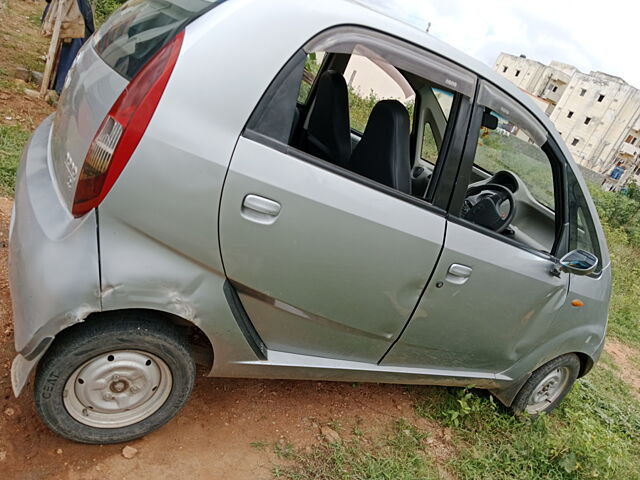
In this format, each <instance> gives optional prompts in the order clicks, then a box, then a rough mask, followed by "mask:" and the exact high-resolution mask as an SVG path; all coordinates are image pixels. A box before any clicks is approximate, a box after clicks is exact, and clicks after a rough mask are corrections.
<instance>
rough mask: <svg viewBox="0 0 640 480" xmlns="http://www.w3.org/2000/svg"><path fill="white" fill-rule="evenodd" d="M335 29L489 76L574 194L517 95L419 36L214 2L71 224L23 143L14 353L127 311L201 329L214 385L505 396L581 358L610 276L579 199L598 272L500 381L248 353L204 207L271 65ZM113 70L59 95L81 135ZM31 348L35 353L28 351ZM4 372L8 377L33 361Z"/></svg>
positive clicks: (366, 13)
mask: <svg viewBox="0 0 640 480" xmlns="http://www.w3.org/2000/svg"><path fill="white" fill-rule="evenodd" d="M292 18H295V19H297V20H298V21H295V22H294V21H291V19H292ZM338 25H359V26H364V27H367V28H370V29H373V30H378V31H381V32H385V33H387V34H389V35H393V36H396V37H398V38H402V39H406V41H408V42H410V43H413V44H415V45H418V46H420V47H422V48H425V49H427V50H429V51H431V52H433V53H435V54H437V55H440V56H442V57H444V58H447V59H449V60H451V61H453V62H454V63H456V64H458V65H461V66H464V68H467V69H469V70H470V71H471V72H472V73H474V74H477V75H479V76H480V77H483V78H489V79H490V80H491V81H492V82H493V83H494V84H496V85H497V86H498V87H499V88H500V89H502V90H504V91H505V92H507V93H508V94H510V95H511V96H513V97H514V98H516V99H518V101H520V102H521V103H522V104H523V105H524V106H525V107H526V108H527V109H529V110H530V111H531V112H533V114H534V115H535V116H536V118H538V119H539V120H540V122H541V123H543V124H544V125H545V126H546V128H547V129H548V130H549V131H550V132H551V134H552V135H553V136H554V138H556V141H557V143H558V144H559V145H561V148H562V151H563V153H564V154H565V156H566V158H567V159H568V162H569V164H570V165H571V167H572V169H573V170H574V171H576V176H577V177H578V179H579V182H580V185H581V187H582V189H583V191H585V192H586V191H587V189H586V185H585V183H584V181H583V180H582V177H581V175H580V174H579V172H577V167H576V166H575V163H574V162H573V160H571V155H570V153H569V152H568V150H567V148H566V146H565V145H564V143H563V141H562V140H561V137H560V136H559V134H558V133H557V131H556V130H555V128H554V127H553V125H552V124H551V122H550V121H549V119H548V118H546V116H545V115H544V114H543V113H542V112H541V111H540V110H539V108H538V107H537V106H536V105H535V104H534V103H533V101H532V100H530V99H528V98H527V97H526V95H524V94H522V92H520V91H519V90H518V89H517V88H516V87H515V86H514V85H512V84H510V83H509V82H508V81H507V80H505V79H502V78H501V77H500V76H499V75H497V74H495V73H494V72H492V71H491V70H490V69H489V68H488V67H487V66H485V65H483V64H481V63H480V62H478V61H476V60H474V59H471V58H469V57H468V56H466V55H464V54H463V53H461V52H459V51H457V50H455V49H453V48H452V47H450V46H448V45H446V44H444V43H442V42H440V41H438V40H437V39H435V38H434V37H432V36H430V35H427V34H425V33H424V32H421V31H420V30H418V29H416V28H414V27H411V26H409V25H406V24H403V23H401V22H399V21H397V20H394V19H391V18H388V17H386V16H384V15H382V14H379V13H376V12H374V11H372V10H369V9H367V8H363V6H362V5H359V4H357V3H355V2H350V1H345V0H326V1H323V2H321V3H316V4H311V3H309V2H299V1H294V0H272V1H270V2H264V1H262V0H233V1H229V2H225V3H224V4H222V5H220V6H219V7H217V8H216V9H215V10H213V11H211V12H209V13H207V14H205V15H203V16H202V17H201V18H199V19H198V20H196V21H194V22H193V23H192V24H191V25H189V26H188V27H187V30H186V35H185V39H184V43H183V46H182V50H181V53H180V56H179V58H178V62H177V64H176V66H175V68H174V71H173V74H172V76H171V78H170V80H169V83H168V85H167V88H166V90H165V93H164V95H163V97H162V99H161V101H160V103H159V105H158V107H157V110H156V112H155V114H154V116H153V118H152V120H151V123H150V124H149V126H148V128H147V130H146V132H145V135H144V137H143V139H142V141H141V142H140V144H139V145H138V147H137V149H136V151H135V152H134V154H133V156H132V158H131V159H130V161H129V163H128V165H127V166H126V168H125V169H124V171H123V173H122V175H121V176H120V178H119V179H118V181H117V182H116V184H115V185H114V187H113V189H112V190H111V192H110V193H109V195H108V196H107V197H106V199H105V200H104V202H103V203H102V204H101V206H100V207H99V209H98V210H97V211H93V212H91V213H89V214H87V215H86V216H84V217H83V218H81V219H74V218H73V217H71V215H70V214H69V213H68V210H66V209H65V206H64V202H63V201H62V200H61V197H60V194H59V192H56V191H55V187H54V184H55V182H54V181H53V177H52V173H51V168H50V166H48V162H51V159H50V155H49V154H48V149H49V147H48V146H46V145H48V142H49V130H50V120H47V121H45V122H44V123H43V125H41V127H39V129H38V130H36V132H35V133H34V136H33V138H32V141H31V143H30V144H29V146H28V147H27V148H26V150H25V154H24V158H23V160H22V162H21V166H20V172H19V174H18V186H17V192H16V204H15V205H16V214H15V215H14V225H13V229H12V237H11V244H12V245H11V266H10V270H11V288H12V297H13V302H14V311H15V312H16V319H15V325H16V349H17V350H18V351H19V352H20V353H21V354H23V358H26V356H28V355H29V354H32V353H33V352H34V351H35V350H36V345H40V344H41V342H42V340H43V339H44V338H46V337H51V338H53V337H55V335H57V334H58V333H59V332H60V331H61V330H62V329H64V328H66V327H68V326H70V325H71V324H74V323H77V322H79V321H82V320H84V319H86V317H87V316H88V315H89V314H90V313H92V312H98V311H100V310H124V309H133V308H143V309H151V310H157V311H162V312H168V313H172V314H174V315H177V316H179V317H181V318H183V319H184V320H185V321H186V322H191V323H193V324H194V325H196V326H198V327H199V328H200V329H201V330H202V331H203V332H205V334H206V335H207V336H208V338H209V340H210V341H211V343H212V345H213V350H214V363H213V368H212V370H211V372H210V374H211V375H219V376H246V377H264V378H300V379H302V378H332V379H336V380H338V379H340V380H346V379H349V380H372V381H389V382H404V383H435V384H444V385H466V384H469V383H474V384H476V385H478V386H481V387H485V388H494V389H506V388H508V387H509V385H513V384H515V383H517V382H518V381H520V379H521V377H522V375H524V374H525V373H526V372H527V371H530V369H531V368H534V367H535V366H536V365H539V364H540V363H541V362H542V361H543V360H544V359H545V358H547V356H548V355H553V356H557V355H561V354H563V353H568V351H578V352H583V353H585V354H587V355H590V356H591V357H592V358H593V359H594V360H595V359H597V356H598V355H599V351H600V349H601V348H602V337H603V335H604V329H605V325H606V305H607V301H608V295H609V290H610V270H609V268H608V266H609V257H608V253H607V249H606V241H605V239H604V234H603V231H602V228H601V227H600V224H599V222H598V219H597V214H596V211H595V207H594V205H593V202H592V201H591V199H590V197H589V196H588V195H587V200H588V202H589V209H590V212H591V215H592V216H593V217H594V220H595V222H596V227H597V229H598V236H599V240H600V244H601V246H602V251H603V259H602V260H603V264H604V266H605V269H604V271H603V273H602V275H601V277H600V279H599V280H595V279H592V278H590V277H586V278H583V279H579V280H575V281H574V279H573V278H572V279H571V286H570V292H571V294H573V293H574V292H575V293H576V294H577V295H582V296H584V297H585V303H587V307H585V310H584V313H578V312H574V311H573V310H569V312H568V313H567V316H569V319H568V320H566V319H565V318H564V317H563V318H562V319H560V315H558V316H557V319H556V320H552V321H551V323H552V325H551V326H550V327H549V328H548V329H547V332H548V337H544V338H546V339H547V340H548V343H545V344H544V345H542V346H540V347H539V348H538V349H535V350H533V351H532V352H531V353H530V354H529V355H527V356H525V357H524V358H522V359H521V360H520V361H519V362H517V363H515V364H514V365H513V366H511V367H507V368H505V370H504V371H503V372H495V371H492V369H485V368H477V369H464V368H432V369H428V368H412V367H397V366H389V365H380V366H378V365H375V364H369V363H367V364H364V363H362V362H350V361H347V360H343V361H338V360H333V359H321V358H319V357H315V356H311V355H298V354H292V353H284V352H277V351H272V352H270V354H269V355H267V357H268V358H267V360H261V359H260V358H259V357H258V356H257V355H256V353H255V351H254V350H252V349H251V347H250V345H249V343H248V342H247V339H246V337H245V336H244V334H243V333H242V330H241V328H240V327H239V324H238V320H237V318H236V317H235V316H234V313H233V312H232V310H231V308H230V307H229V304H228V303H227V301H226V299H225V296H224V285H225V281H226V275H225V271H224V268H223V263H222V259H221V256H220V245H219V241H218V239H219V232H218V210H219V203H220V199H221V195H222V190H223V185H224V181H225V176H226V175H227V169H228V166H229V162H230V160H231V158H232V155H233V152H234V149H235V148H236V144H237V141H238V139H239V137H240V135H241V132H242V130H243V128H244V126H245V124H246V122H247V120H248V119H249V117H250V115H251V113H252V111H253V109H254V108H255V106H256V105H257V103H258V102H259V100H260V98H261V96H262V95H263V93H264V92H265V90H266V89H267V87H268V86H269V84H270V82H271V81H272V80H273V78H274V77H275V76H276V74H277V73H278V71H279V70H280V69H281V68H282V66H283V65H284V64H285V63H286V61H287V60H288V59H289V58H290V57H291V55H293V54H294V53H295V52H296V51H298V50H299V49H300V47H301V46H302V45H304V44H305V43H306V42H307V41H308V40H309V39H311V38H312V37H314V36H315V35H317V34H318V33H320V32H322V31H324V30H326V29H328V28H331V27H334V26H338ZM86 48H90V44H89V43H88V46H87V47H86ZM87 55H90V53H87ZM88 58H89V56H86V57H85V60H83V62H84V61H86V59H88ZM99 62H101V60H100V59H96V58H94V59H93V60H92V64H93V65H94V66H93V67H92V66H91V65H89V64H86V65H85V66H84V67H83V66H82V64H79V66H78V69H76V72H75V73H74V74H73V75H77V78H76V81H77V82H80V79H81V78H82V75H83V74H84V73H85V71H84V70H82V68H85V69H89V68H96V69H100V68H101V67H100V63H99ZM104 68H105V69H106V68H107V67H106V65H105V67H104ZM97 71H98V70H96V72H97ZM113 75H115V76H114V77H112V80H113V82H114V83H113V85H112V88H111V90H110V91H109V92H108V93H105V95H106V96H103V97H102V100H99V99H97V94H96V98H93V97H86V96H85V97H81V96H75V97H74V98H77V99H80V98H87V99H89V100H90V102H89V103H87V104H86V105H85V107H86V108H87V112H88V113H90V114H91V119H92V120H91V125H90V126H91V128H97V125H98V124H99V120H101V119H102V118H103V117H104V114H106V111H107V110H108V104H109V103H112V101H114V100H115V99H116V98H117V96H118V95H119V94H120V92H121V90H122V88H124V85H125V83H126V82H124V80H122V79H120V81H118V77H117V74H115V73H113ZM71 82H72V83H73V82H74V79H73V78H72V79H71ZM102 85H106V84H104V83H103V84H102ZM78 88H85V87H84V86H83V85H82V84H80V85H79V87H78ZM63 96H64V95H63ZM72 107H73V106H69V108H72ZM76 107H77V105H76ZM65 108H66V107H65ZM47 122H49V123H47ZM74 128H75V127H74ZM76 130H77V132H76V131H73V129H72V128H71V127H69V129H68V131H67V132H65V131H59V132H58V133H57V135H64V134H65V133H73V134H74V135H75V134H82V137H83V138H82V139H80V138H78V139H75V141H77V142H78V143H75V141H74V142H73V143H72V144H70V145H72V146H73V148H72V149H73V151H74V152H76V151H77V152H78V153H77V154H76V153H74V156H77V157H78V158H75V160H76V161H77V162H81V160H82V158H80V157H81V156H82V155H81V153H80V152H81V150H82V149H81V148H79V147H76V145H80V143H82V144H84V143H86V144H87V145H88V142H90V141H91V138H88V137H89V134H88V133H87V131H84V130H81V129H80V127H78V129H76ZM59 140H60V139H57V140H56V144H57V145H62V146H61V147H59V148H58V150H59V153H57V155H61V154H62V152H63V150H64V149H65V148H63V147H64V145H63V144H62V143H60V142H59ZM83 142H84V143H83ZM67 150H69V149H67ZM48 203H51V205H47V204H48ZM45 212H46V215H45ZM98 232H99V233H98ZM34 258H37V259H38V260H34ZM51 272H55V274H52V273H51ZM589 282H592V283H589ZM416 288H417V287H416ZM574 288H575V290H574ZM588 299H593V301H591V300H589V301H587V300H588ZM563 308H565V307H564V306H563V307H562V308H561V310H560V311H559V312H560V313H562V309H563ZM571 308H573V307H571ZM563 315H564V313H563ZM570 315H573V316H570ZM558 319H559V320H558ZM553 322H556V323H553ZM561 322H564V323H561ZM568 325H573V328H570V327H569V326H568ZM576 329H577V330H576ZM572 332H573V333H572ZM576 332H577V333H576ZM553 334H555V335H556V336H555V337H553ZM572 335H573V337H572ZM552 337H553V338H552ZM45 350H46V346H45V347H44V349H41V350H40V351H38V352H37V354H38V356H40V355H42V354H43V353H44V351H45ZM18 358H20V357H18ZM34 358H35V357H34ZM19 363H20V364H21V365H19V369H20V372H21V378H23V379H24V378H26V377H27V376H28V374H29V371H30V369H31V368H33V366H34V365H35V362H34V361H29V359H27V361H22V362H19ZM14 386H15V384H14Z"/></svg>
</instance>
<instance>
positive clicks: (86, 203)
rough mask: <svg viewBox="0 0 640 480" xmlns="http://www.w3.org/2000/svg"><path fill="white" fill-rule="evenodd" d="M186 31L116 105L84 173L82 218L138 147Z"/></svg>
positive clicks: (78, 202) (76, 205)
mask: <svg viewBox="0 0 640 480" xmlns="http://www.w3.org/2000/svg"><path fill="white" fill-rule="evenodd" d="M183 38H184V31H182V32H180V33H178V34H177V35H176V36H175V37H174V38H173V39H172V40H171V41H170V42H169V43H167V44H166V45H165V46H164V47H163V48H162V49H161V50H160V51H159V52H158V53H157V54H156V55H155V56H154V57H153V58H152V59H151V60H149V63H147V64H146V65H145V66H144V67H143V68H142V69H141V70H140V71H139V72H138V74H137V75H136V76H135V77H133V79H132V80H131V82H130V83H129V85H127V87H126V88H125V89H124V91H123V92H122V93H121V94H120V96H119V97H118V100H116V102H115V103H114V104H113V106H112V107H111V110H110V111H109V113H108V114H107V116H106V118H105V119H104V120H103V121H102V124H101V125H100V128H98V132H97V133H96V135H95V137H94V139H93V142H91V146H90V147H89V151H88V153H87V156H86V158H85V160H84V164H83V165H82V169H81V170H80V176H79V178H78V183H77V185H76V191H75V195H74V198H73V206H72V208H71V213H72V214H73V215H74V216H75V217H81V216H82V215H84V214H85V213H87V212H88V211H90V210H92V209H93V208H95V207H97V206H98V205H99V204H100V202H102V200H104V197H106V196H107V193H109V190H111V187H113V184H114V183H115V182H116V180H117V179H118V177H119V176H120V173H121V172H122V170H123V169H124V167H125V166H126V165H127V162H128V161H129V158H131V155H132V154H133V151H134V150H135V149H136V147H137V146H138V143H139V142H140V139H141V138H142V135H143V134H144V131H145V130H146V128H147V126H148V125H149V122H150V121H151V117H152V116H153V112H154V111H155V109H156V107H157V106H158V103H159V102H160V98H161V97H162V93H163V92H164V89H165V87H166V86H167V82H168V81H169V77H170V76H171V72H172V71H173V67H174V66H175V64H176V61H177V59H178V54H179V53H180V47H181V46H182V40H183Z"/></svg>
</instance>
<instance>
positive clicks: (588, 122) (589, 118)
mask: <svg viewBox="0 0 640 480" xmlns="http://www.w3.org/2000/svg"><path fill="white" fill-rule="evenodd" d="M590 123H591V117H587V118H585V119H584V124H585V125H589V124H590Z"/></svg>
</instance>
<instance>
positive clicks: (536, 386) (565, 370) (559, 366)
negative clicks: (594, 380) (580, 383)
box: [511, 353, 580, 416]
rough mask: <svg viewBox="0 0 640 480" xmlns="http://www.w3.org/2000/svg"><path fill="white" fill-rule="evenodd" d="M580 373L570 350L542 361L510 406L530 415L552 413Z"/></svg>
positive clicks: (577, 363)
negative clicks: (544, 361) (545, 361)
mask: <svg viewBox="0 0 640 480" xmlns="http://www.w3.org/2000/svg"><path fill="white" fill-rule="evenodd" d="M579 373H580V360H579V359H578V357H577V356H576V355H574V354H572V353H571V354H567V355H562V356H560V357H558V358H555V359H553V360H551V361H550V362H548V363H545V364H544V365H543V366H541V367H540V368H538V369H537V370H536V371H535V372H533V374H532V375H531V377H529V380H527V382H526V383H525V384H524V385H523V387H522V388H521V389H520V392H518V395H517V396H516V398H515V400H514V401H513V404H512V406H511V407H512V409H513V410H514V411H515V412H518V413H520V412H526V413H528V414H529V415H532V416H537V415H539V414H541V413H549V412H551V411H552V410H553V409H554V408H556V407H557V406H558V405H559V404H560V402H561V401H562V399H563V398H564V397H565V396H566V395H567V393H569V391H570V390H571V387H573V384H574V383H575V381H576V379H577V378H578V374H579Z"/></svg>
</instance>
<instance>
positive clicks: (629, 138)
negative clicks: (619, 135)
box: [625, 135, 638, 145]
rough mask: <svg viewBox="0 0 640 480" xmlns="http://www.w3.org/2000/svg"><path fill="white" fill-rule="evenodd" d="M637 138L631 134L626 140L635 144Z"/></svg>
mask: <svg viewBox="0 0 640 480" xmlns="http://www.w3.org/2000/svg"><path fill="white" fill-rule="evenodd" d="M637 140H638V139H637V138H636V137H634V136H633V135H629V136H628V137H627V139H626V140H625V142H626V143H630V144H631V145H635V144H636V141H637Z"/></svg>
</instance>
